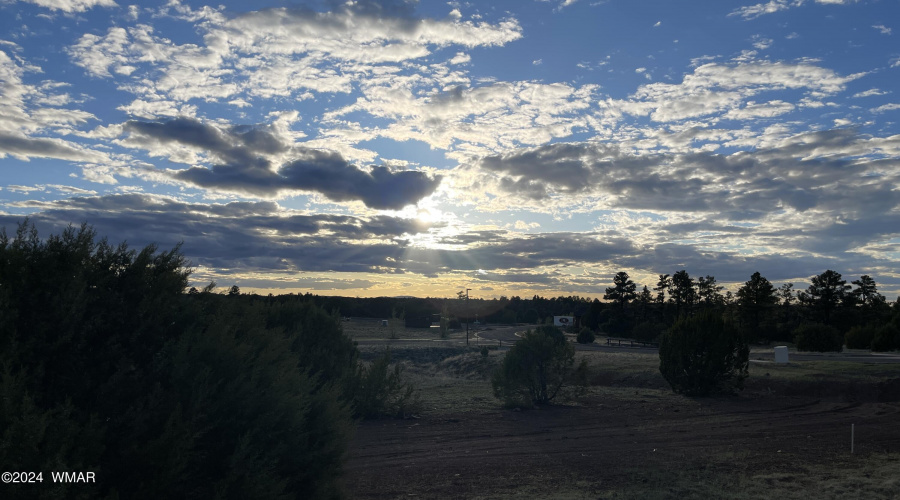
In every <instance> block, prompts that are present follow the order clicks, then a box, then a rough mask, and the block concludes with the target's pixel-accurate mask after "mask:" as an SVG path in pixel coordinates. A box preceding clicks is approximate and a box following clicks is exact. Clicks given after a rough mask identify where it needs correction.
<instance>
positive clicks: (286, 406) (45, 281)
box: [0, 224, 413, 498]
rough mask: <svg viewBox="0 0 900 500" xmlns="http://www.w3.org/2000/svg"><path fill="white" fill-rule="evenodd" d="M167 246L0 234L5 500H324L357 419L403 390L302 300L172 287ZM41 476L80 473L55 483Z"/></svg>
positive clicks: (384, 363) (380, 363)
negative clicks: (15, 480) (27, 474)
mask: <svg viewBox="0 0 900 500" xmlns="http://www.w3.org/2000/svg"><path fill="white" fill-rule="evenodd" d="M189 274H190V269H189V268H188V267H187V263H186V261H185V258H184V256H183V254H182V253H181V251H180V249H179V248H177V247H176V248H175V249H173V250H170V251H158V250H157V249H156V247H154V246H149V247H146V248H144V249H142V250H140V251H137V250H132V249H129V248H128V247H127V246H126V245H125V244H121V245H118V246H113V245H110V244H109V243H107V241H106V240H105V239H104V240H98V239H97V237H96V234H95V232H94V231H93V230H92V229H91V228H89V227H87V226H82V227H81V228H80V229H76V228H69V229H67V230H66V231H64V232H63V233H62V234H60V235H51V236H49V237H47V238H46V239H41V238H39V236H38V234H37V232H36V231H35V230H34V228H33V227H30V226H27V225H26V224H22V225H20V226H19V227H18V229H17V231H16V234H15V236H12V237H10V236H8V235H7V234H6V232H5V230H3V231H0V470H2V471H43V473H44V474H45V475H46V476H47V477H44V482H43V483H42V484H4V485H3V497H4V498H37V497H40V498H276V497H277V498H286V497H287V498H334V497H338V496H340V494H341V491H340V488H339V482H338V479H339V476H340V473H341V467H342V462H343V459H344V455H345V452H346V450H347V446H348V440H349V437H350V434H351V432H352V430H353V427H354V424H355V421H356V419H358V418H363V417H367V416H376V415H385V414H397V413H401V412H403V411H405V410H406V407H407V405H408V404H409V403H410V402H411V401H412V398H413V394H412V391H411V390H410V389H409V388H408V387H407V386H406V385H405V384H404V383H403V382H402V380H401V379H400V373H399V370H398V369H396V368H394V369H390V368H389V362H390V358H389V354H388V355H385V356H383V357H382V358H380V359H378V360H377V361H376V362H375V363H372V364H369V365H367V364H362V363H360V362H359V361H358V351H357V349H356V346H355V344H354V343H353V342H352V341H351V340H350V339H349V338H348V337H346V336H345V335H344V334H343V332H342V331H341V322H340V318H339V317H338V316H336V315H334V314H332V313H330V312H327V311H326V310H324V309H323V308H322V307H320V306H319V305H317V304H316V303H314V301H312V300H309V299H308V298H306V297H287V298H282V299H281V300H278V301H269V300H263V299H261V298H254V297H238V298H236V297H234V296H228V295H219V294H214V293H202V292H200V293H196V294H187V293H185V291H186V288H187V285H188V277H189ZM51 471H56V472H62V471H71V472H87V471H90V472H94V473H95V477H96V483H89V484H83V483H80V484H62V483H56V484H54V483H53V482H52V480H51V479H50V477H49V473H50V472H51Z"/></svg>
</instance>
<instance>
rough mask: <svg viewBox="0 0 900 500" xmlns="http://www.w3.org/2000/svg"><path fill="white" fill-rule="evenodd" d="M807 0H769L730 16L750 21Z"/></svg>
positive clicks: (832, 1) (847, 0) (839, 1)
mask: <svg viewBox="0 0 900 500" xmlns="http://www.w3.org/2000/svg"><path fill="white" fill-rule="evenodd" d="M805 3H806V0H769V1H768V2H766V3H758V4H755V5H748V6H744V7H741V8H738V9H735V10H734V11H732V12H731V13H730V14H728V15H729V16H740V17H742V18H744V19H745V20H747V21H749V20H752V19H756V18H758V17H760V16H764V15H766V14H774V13H776V12H780V11H783V10H787V9H791V8H794V7H800V6H802V5H803V4H805ZM815 3H819V4H826V5H847V4H851V3H856V0H815Z"/></svg>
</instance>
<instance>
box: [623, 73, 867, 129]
mask: <svg viewBox="0 0 900 500" xmlns="http://www.w3.org/2000/svg"><path fill="white" fill-rule="evenodd" d="M861 76H862V75H860V74H854V75H849V76H841V75H838V74H837V73H835V72H834V71H833V70H830V69H827V68H823V67H820V66H816V65H814V64H812V63H809V62H797V63H786V62H769V61H752V62H739V63H732V64H718V63H708V64H704V65H702V66H698V67H697V68H695V69H694V71H693V73H691V74H688V75H686V76H685V77H684V79H683V80H682V82H681V83H679V84H671V83H651V84H647V85H643V86H641V87H640V88H639V89H638V90H637V92H635V93H634V94H633V95H632V96H631V98H630V99H628V100H624V101H609V103H608V104H609V106H610V108H612V110H611V112H613V113H614V112H615V111H620V112H625V113H628V114H631V115H638V116H644V115H649V116H650V118H651V119H652V120H654V121H657V122H672V121H679V120H685V119H689V118H696V117H701V116H709V115H713V114H717V113H725V112H730V113H732V117H740V116H749V115H750V114H749V112H747V111H745V112H741V111H740V109H739V107H740V104H741V103H743V102H745V101H746V100H747V99H748V98H750V97H753V96H755V95H758V94H761V93H763V92H772V91H778V90H786V89H790V90H804V91H805V92H806V93H807V95H809V96H822V95H830V94H834V93H837V92H839V91H842V90H844V89H845V87H846V84H847V83H848V82H850V81H853V80H855V79H857V78H860V77H861ZM773 102H776V103H779V104H778V105H777V106H776V107H775V109H776V110H779V111H781V112H785V110H787V108H788V107H789V106H791V105H790V104H788V103H783V102H780V101H773ZM748 105H749V103H748ZM745 109H746V108H745ZM772 110H773V109H772V107H771V106H770V109H769V110H768V111H767V112H765V113H769V112H770V111H772ZM779 114H780V113H779ZM759 116H772V115H771V114H763V115H759Z"/></svg>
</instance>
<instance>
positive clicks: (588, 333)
mask: <svg viewBox="0 0 900 500" xmlns="http://www.w3.org/2000/svg"><path fill="white" fill-rule="evenodd" d="M596 339H597V336H596V335H594V331H593V330H591V329H590V328H582V329H581V331H580V332H578V337H576V339H575V340H577V341H578V343H579V344H593V343H594V340H596Z"/></svg>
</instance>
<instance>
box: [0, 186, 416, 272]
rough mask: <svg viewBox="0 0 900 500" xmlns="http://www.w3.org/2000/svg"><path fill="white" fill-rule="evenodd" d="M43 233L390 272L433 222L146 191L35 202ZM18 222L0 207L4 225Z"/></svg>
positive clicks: (271, 266) (202, 257)
mask: <svg viewBox="0 0 900 500" xmlns="http://www.w3.org/2000/svg"><path fill="white" fill-rule="evenodd" d="M20 206H22V207H30V208H31V209H36V210H37V212H36V213H34V214H32V215H30V216H29V220H30V222H33V223H34V224H35V225H36V226H37V227H38V228H39V230H40V231H41V232H42V234H45V235H46V234H48V233H49V232H55V233H58V232H59V231H61V230H62V229H64V228H65V227H66V226H67V225H69V224H75V225H79V224H81V223H83V222H87V223H89V224H91V225H93V226H94V228H95V229H96V230H97V231H98V233H99V234H102V235H104V236H107V237H108V238H109V239H110V241H113V242H116V241H128V243H129V245H131V246H132V247H135V246H137V247H142V246H145V245H148V244H151V243H156V244H158V245H159V247H160V248H163V249H165V248H172V247H174V246H175V245H176V244H178V243H179V242H184V251H185V252H186V254H187V256H188V257H189V258H190V259H191V260H192V262H193V265H195V266H197V265H199V266H204V267H210V268H216V269H219V270H221V271H227V270H232V271H234V272H240V271H247V272H249V271H285V272H288V271H339V272H391V271H392V270H395V268H393V267H386V266H393V264H392V262H397V261H399V260H400V259H402V255H403V249H404V245H405V243H404V240H403V238H404V237H405V236H407V235H410V234H416V233H419V232H422V231H425V230H427V229H428V228H429V226H428V225H426V224H422V223H421V222H418V221H416V220H414V219H401V218H397V217H388V216H379V217H351V216H342V215H328V214H316V215H306V214H301V213H297V212H292V211H288V210H283V209H281V208H280V207H279V206H278V205H277V204H275V203H273V202H234V203H228V204H224V205H221V204H198V203H185V202H182V201H177V200H174V199H171V198H167V197H158V196H150V195H142V194H127V195H107V196H99V197H75V198H69V199H65V200H57V201H54V202H37V201H35V202H30V203H26V204H20ZM18 222H21V219H20V218H19V217H17V216H12V215H3V214H0V226H6V227H7V230H9V229H11V228H12V227H14V226H15V224H16V223H18Z"/></svg>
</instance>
